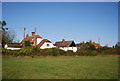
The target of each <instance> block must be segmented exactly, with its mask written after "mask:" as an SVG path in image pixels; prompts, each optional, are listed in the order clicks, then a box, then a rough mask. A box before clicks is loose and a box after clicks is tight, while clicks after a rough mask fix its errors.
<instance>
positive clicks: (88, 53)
mask: <svg viewBox="0 0 120 81" xmlns="http://www.w3.org/2000/svg"><path fill="white" fill-rule="evenodd" d="M76 55H79V56H96V55H98V52H97V51H96V50H81V49H79V50H78V51H77V52H76Z"/></svg>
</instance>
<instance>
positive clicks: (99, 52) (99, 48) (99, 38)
mask: <svg viewBox="0 0 120 81" xmlns="http://www.w3.org/2000/svg"><path fill="white" fill-rule="evenodd" d="M98 43H99V45H100V37H99V38H98ZM99 53H100V46H99Z"/></svg>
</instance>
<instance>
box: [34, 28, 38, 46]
mask: <svg viewBox="0 0 120 81" xmlns="http://www.w3.org/2000/svg"><path fill="white" fill-rule="evenodd" d="M36 41H37V39H36V27H35V35H34V45H35V47H36Z"/></svg>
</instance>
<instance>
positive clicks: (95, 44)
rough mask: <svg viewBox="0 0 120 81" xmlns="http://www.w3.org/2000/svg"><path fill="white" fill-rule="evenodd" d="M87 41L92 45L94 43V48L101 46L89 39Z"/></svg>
mask: <svg viewBox="0 0 120 81" xmlns="http://www.w3.org/2000/svg"><path fill="white" fill-rule="evenodd" d="M89 43H91V44H92V45H94V46H95V48H100V47H101V46H100V44H99V43H95V42H92V41H91V40H90V41H89Z"/></svg>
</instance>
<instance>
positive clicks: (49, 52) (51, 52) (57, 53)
mask: <svg viewBox="0 0 120 81" xmlns="http://www.w3.org/2000/svg"><path fill="white" fill-rule="evenodd" d="M46 52H47V55H49V56H60V55H64V54H65V53H66V52H65V51H63V50H61V49H58V48H49V49H46Z"/></svg>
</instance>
